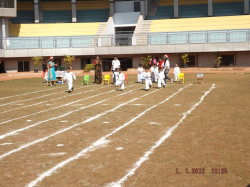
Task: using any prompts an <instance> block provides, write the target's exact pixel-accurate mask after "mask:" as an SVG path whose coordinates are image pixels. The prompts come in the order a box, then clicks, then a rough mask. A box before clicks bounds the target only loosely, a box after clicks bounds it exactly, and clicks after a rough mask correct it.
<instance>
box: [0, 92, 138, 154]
mask: <svg viewBox="0 0 250 187" xmlns="http://www.w3.org/2000/svg"><path fill="white" fill-rule="evenodd" d="M135 90H137V89H135ZM112 91H114V90H112ZM133 91H134V90H130V91H128V92H125V93H122V94H119V95H116V96H113V97H112V98H108V99H105V100H102V101H100V102H97V103H94V104H92V105H89V106H88V107H91V106H95V105H98V104H100V103H102V102H105V101H107V100H109V99H113V98H114V97H118V96H122V95H125V94H127V93H131V92H133ZM137 99H138V98H136V99H134V100H137ZM134 100H130V101H128V102H126V103H123V104H120V105H118V106H117V107H115V108H114V109H111V110H108V111H106V112H104V113H102V114H98V115H96V116H94V117H90V118H88V119H87V120H85V121H83V122H81V123H78V124H74V125H72V126H70V127H67V128H65V129H62V130H60V131H57V132H55V133H53V134H51V135H49V136H47V137H44V138H41V139H38V140H35V141H33V142H30V143H27V144H24V145H22V146H20V147H19V148H17V149H13V150H12V151H9V152H7V153H5V154H3V155H1V156H0V159H2V158H4V157H6V156H8V155H11V154H13V153H15V152H18V151H20V150H22V149H24V148H27V147H29V146H31V145H34V144H37V143H39V142H42V141H45V140H47V139H49V138H51V137H53V136H56V135H58V134H61V133H63V132H66V131H68V130H70V129H72V128H75V127H77V126H79V125H83V124H85V123H88V122H90V121H93V120H95V119H97V118H99V117H101V116H103V115H105V114H107V113H109V112H113V111H114V110H115V109H118V108H120V107H122V106H124V105H126V104H127V103H130V102H133V101H134ZM88 107H82V108H80V109H78V110H82V109H85V108H88ZM72 112H74V111H71V112H68V113H66V114H63V115H61V116H60V117H64V116H66V115H69V114H70V113H72ZM57 118H59V117H55V118H53V119H57ZM50 120H51V119H50ZM50 120H45V121H46V122H47V121H50ZM45 121H43V122H45ZM36 125H39V123H36V124H34V125H30V126H28V127H24V128H22V129H18V130H16V131H12V132H11V133H8V136H10V135H12V136H13V135H15V134H16V133H17V132H20V131H23V130H26V129H28V128H31V127H34V126H36ZM1 137H2V136H1ZM5 137H6V135H5ZM1 139H2V138H1Z"/></svg>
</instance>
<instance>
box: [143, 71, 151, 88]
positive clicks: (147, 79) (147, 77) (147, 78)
mask: <svg viewBox="0 0 250 187" xmlns="http://www.w3.org/2000/svg"><path fill="white" fill-rule="evenodd" d="M145 71H146V72H145V73H144V75H145V86H146V87H145V90H146V91H148V90H149V87H150V88H151V86H152V81H151V75H150V72H149V68H148V67H146V68H145Z"/></svg>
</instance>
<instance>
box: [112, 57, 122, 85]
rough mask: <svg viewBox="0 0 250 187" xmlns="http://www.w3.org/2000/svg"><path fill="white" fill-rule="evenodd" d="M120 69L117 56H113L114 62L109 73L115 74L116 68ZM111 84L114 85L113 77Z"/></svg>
mask: <svg viewBox="0 0 250 187" xmlns="http://www.w3.org/2000/svg"><path fill="white" fill-rule="evenodd" d="M120 67H121V63H120V60H118V58H117V56H116V55H115V56H114V60H113V61H112V66H111V69H110V71H112V72H113V74H114V73H115V69H116V68H118V69H119V68H120ZM113 83H114V84H115V77H113Z"/></svg>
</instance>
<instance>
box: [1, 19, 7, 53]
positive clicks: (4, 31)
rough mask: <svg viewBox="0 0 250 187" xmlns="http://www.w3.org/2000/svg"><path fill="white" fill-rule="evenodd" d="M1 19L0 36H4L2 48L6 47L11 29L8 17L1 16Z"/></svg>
mask: <svg viewBox="0 0 250 187" xmlns="http://www.w3.org/2000/svg"><path fill="white" fill-rule="evenodd" d="M0 19H1V22H0V23H1V36H0V38H4V39H3V42H2V46H1V47H2V48H4V49H6V38H7V37H9V33H8V32H9V29H8V19H7V18H0Z"/></svg>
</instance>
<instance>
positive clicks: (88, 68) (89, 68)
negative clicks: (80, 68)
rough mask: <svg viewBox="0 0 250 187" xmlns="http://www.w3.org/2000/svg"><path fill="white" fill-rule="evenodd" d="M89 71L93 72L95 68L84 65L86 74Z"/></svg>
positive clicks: (91, 65) (90, 65)
mask: <svg viewBox="0 0 250 187" xmlns="http://www.w3.org/2000/svg"><path fill="white" fill-rule="evenodd" d="M90 70H95V66H94V65H93V64H86V66H85V69H84V71H85V72H88V71H90Z"/></svg>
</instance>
